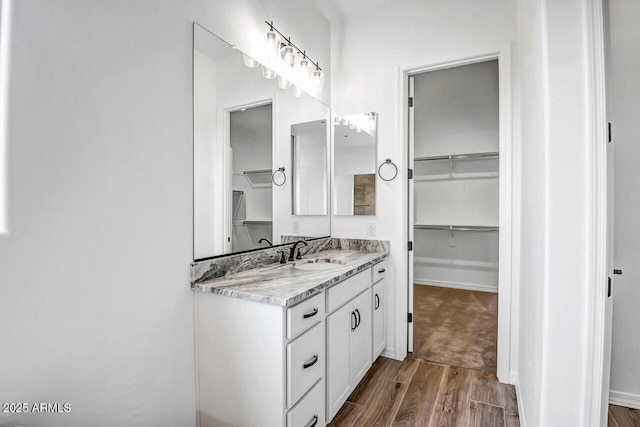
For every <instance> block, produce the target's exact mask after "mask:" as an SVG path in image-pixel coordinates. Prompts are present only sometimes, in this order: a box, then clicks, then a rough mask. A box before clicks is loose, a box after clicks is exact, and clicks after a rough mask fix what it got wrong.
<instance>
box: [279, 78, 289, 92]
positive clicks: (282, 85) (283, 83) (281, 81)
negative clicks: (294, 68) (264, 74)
mask: <svg viewBox="0 0 640 427" xmlns="http://www.w3.org/2000/svg"><path fill="white" fill-rule="evenodd" d="M278 87H279V88H280V89H289V88H290V87H291V82H289V80H287V79H285V78H284V77H282V76H278Z"/></svg>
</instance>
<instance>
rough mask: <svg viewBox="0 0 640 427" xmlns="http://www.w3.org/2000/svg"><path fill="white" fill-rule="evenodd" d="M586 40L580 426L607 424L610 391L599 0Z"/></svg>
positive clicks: (591, 7) (592, 3)
mask: <svg viewBox="0 0 640 427" xmlns="http://www.w3.org/2000/svg"><path fill="white" fill-rule="evenodd" d="M586 12H587V27H588V30H589V40H588V45H587V61H588V63H587V66H588V69H589V73H590V76H589V77H590V78H589V82H590V85H589V87H588V88H587V90H588V91H589V101H590V105H589V110H588V114H589V115H590V116H591V118H590V122H591V123H592V127H591V129H590V134H591V144H592V147H591V150H590V151H591V152H590V157H591V159H590V160H591V161H592V167H593V174H592V175H591V180H590V182H589V183H588V185H589V187H590V192H591V203H592V205H591V208H592V209H591V212H592V214H591V215H592V216H591V224H590V225H591V230H590V236H589V240H590V243H591V245H590V246H591V248H592V249H591V253H590V258H591V260H590V261H591V262H590V264H591V265H592V266H593V267H592V269H591V272H590V276H591V280H589V283H591V284H592V286H591V289H588V290H587V292H586V294H587V295H586V297H587V303H588V305H587V309H588V316H587V319H589V321H588V325H587V363H586V366H585V371H584V376H585V396H586V401H585V403H586V405H585V407H584V410H585V413H584V417H583V419H584V421H585V425H588V426H597V425H601V424H602V423H603V422H606V418H607V413H606V412H605V411H606V407H605V406H604V404H605V403H606V401H607V399H606V398H607V396H608V395H609V393H608V390H609V384H608V379H609V375H608V372H609V367H608V366H605V364H608V363H610V360H609V357H608V354H609V351H610V348H609V349H607V348H606V345H607V339H606V328H607V316H606V313H607V312H606V304H607V294H606V291H605V290H606V284H607V270H608V265H607V264H608V230H607V227H608V212H607V113H606V111H607V109H606V80H605V57H604V10H603V3H602V0H589V1H588V3H587V6H586Z"/></svg>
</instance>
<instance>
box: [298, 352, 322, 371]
mask: <svg viewBox="0 0 640 427" xmlns="http://www.w3.org/2000/svg"><path fill="white" fill-rule="evenodd" d="M317 361H318V355H317V354H314V355H313V357H312V358H311V360H310V361H308V362H307V363H305V364H304V365H302V368H303V369H307V368H310V367H312V366H313V365H315V364H316V362H317Z"/></svg>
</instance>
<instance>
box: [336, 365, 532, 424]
mask: <svg viewBox="0 0 640 427" xmlns="http://www.w3.org/2000/svg"><path fill="white" fill-rule="evenodd" d="M505 425H509V426H519V425H520V424H519V420H518V405H517V402H516V396H515V390H514V388H513V386H511V385H506V384H500V383H499V382H498V379H497V378H496V377H495V375H493V374H489V373H484V372H479V371H474V370H471V369H466V368H461V367H455V366H450V365H441V364H436V363H432V362H428V361H425V360H421V359H419V358H415V357H408V358H406V359H405V360H404V361H402V362H400V361H397V360H392V359H387V358H384V357H380V358H379V359H378V360H377V361H376V362H374V364H373V366H372V367H371V369H370V370H369V372H368V373H367V375H366V376H365V378H364V379H363V380H362V381H361V382H360V384H359V385H358V386H357V387H356V389H355V390H354V391H353V393H352V394H351V396H349V399H348V400H347V402H346V403H345V404H344V406H343V407H342V408H341V409H340V412H338V414H337V415H336V417H335V418H334V419H333V421H332V422H331V424H330V426H332V427H337V426H341V427H352V426H424V427H428V426H434V427H436V426H437V427H440V426H460V427H470V426H472V427H476V426H477V427H494V426H495V427H505Z"/></svg>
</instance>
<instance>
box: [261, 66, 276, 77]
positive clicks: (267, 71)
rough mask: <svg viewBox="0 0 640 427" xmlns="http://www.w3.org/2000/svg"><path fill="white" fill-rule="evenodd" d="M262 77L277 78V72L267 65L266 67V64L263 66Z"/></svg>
mask: <svg viewBox="0 0 640 427" xmlns="http://www.w3.org/2000/svg"><path fill="white" fill-rule="evenodd" d="M262 77H264V78H265V79H269V80H272V79H275V78H276V73H274V72H273V71H271V70H270V69H268V68H267V67H265V66H264V65H263V66H262Z"/></svg>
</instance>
